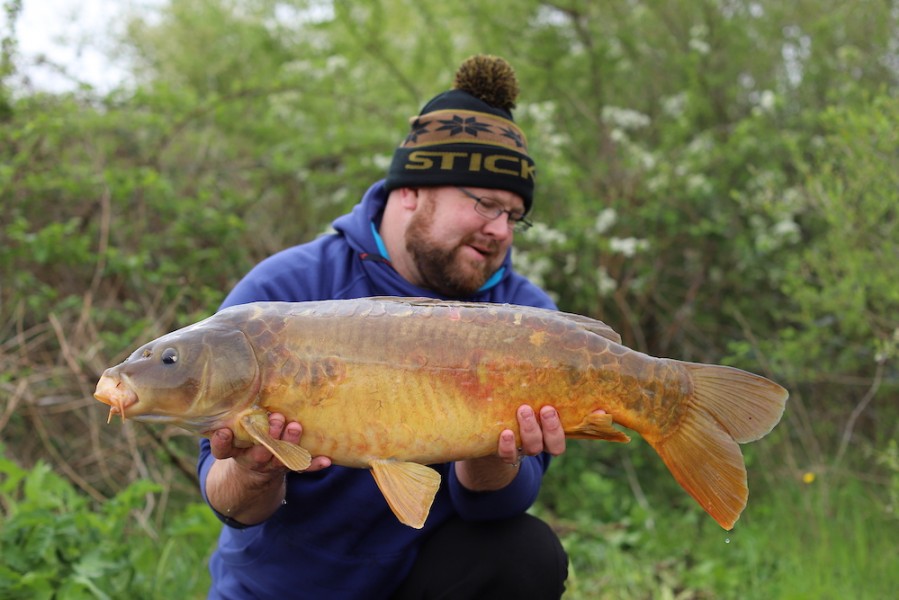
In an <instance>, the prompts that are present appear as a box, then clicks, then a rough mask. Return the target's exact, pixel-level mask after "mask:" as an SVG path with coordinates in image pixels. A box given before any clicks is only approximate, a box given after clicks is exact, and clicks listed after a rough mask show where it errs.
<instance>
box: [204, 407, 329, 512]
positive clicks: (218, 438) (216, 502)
mask: <svg viewBox="0 0 899 600" xmlns="http://www.w3.org/2000/svg"><path fill="white" fill-rule="evenodd" d="M286 421H287V420H286V419H285V418H284V415H282V414H279V413H272V414H271V415H269V419H268V423H269V435H271V436H272V437H273V438H275V439H281V440H284V441H287V442H291V443H295V444H298V443H299V442H300V438H301V437H302V434H303V428H302V427H301V426H300V424H299V423H297V422H295V421H291V422H289V423H288V422H286ZM209 443H210V450H211V452H212V456H213V457H215V458H216V461H215V462H214V463H213V464H212V466H211V467H210V469H209V474H208V476H207V477H206V497H207V498H208V500H209V503H210V504H211V505H212V507H213V508H214V509H215V510H217V511H218V512H220V513H221V514H223V515H225V516H227V517H229V518H231V519H233V520H234V521H236V522H238V523H242V524H244V525H255V524H258V523H261V522H262V521H265V520H266V519H268V518H269V517H271V516H272V515H273V514H274V513H275V511H277V510H278V509H279V508H280V507H281V505H282V504H283V503H284V500H285V497H286V493H287V481H286V475H287V473H288V471H289V469H288V468H287V467H286V466H284V464H283V463H282V462H281V461H280V460H278V459H277V458H275V456H274V455H273V454H272V453H271V452H270V451H269V450H268V449H267V448H266V447H265V446H260V445H254V446H250V447H249V448H237V447H235V446H234V433H233V432H232V431H231V430H230V429H219V430H217V431H215V432H213V434H212V436H211V437H210V439H209ZM329 466H331V459H330V458H327V457H325V456H316V457H313V458H312V463H311V464H310V465H309V468H308V469H306V471H305V472H311V471H320V470H321V469H324V468H326V467H329Z"/></svg>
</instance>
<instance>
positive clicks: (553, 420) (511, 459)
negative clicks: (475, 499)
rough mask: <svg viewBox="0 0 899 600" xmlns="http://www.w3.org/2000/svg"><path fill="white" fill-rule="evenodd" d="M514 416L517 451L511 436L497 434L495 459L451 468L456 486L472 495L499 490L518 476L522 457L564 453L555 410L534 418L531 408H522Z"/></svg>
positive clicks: (549, 408) (506, 432)
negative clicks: (517, 434) (462, 487)
mask: <svg viewBox="0 0 899 600" xmlns="http://www.w3.org/2000/svg"><path fill="white" fill-rule="evenodd" d="M516 416H517V418H518V430H519V432H520V434H521V447H520V448H519V447H518V445H517V444H516V442H515V432H514V431H512V430H511V429H504V430H503V431H502V432H501V433H500V434H499V443H498V445H497V451H496V455H494V456H485V457H484V458H474V459H471V460H464V461H459V462H457V463H456V464H455V468H456V476H457V477H458V478H459V483H461V484H462V485H463V486H465V487H466V488H468V489H470V490H473V491H490V490H498V489H502V488H504V487H506V486H507V485H509V483H511V482H512V480H513V479H515V476H516V475H518V466H519V465H520V464H521V457H522V456H536V455H537V454H540V453H541V452H548V453H549V454H552V455H553V456H558V455H559V454H562V453H563V452H565V432H564V431H562V423H561V421H560V420H559V413H558V412H557V411H556V409H555V408H553V407H552V406H544V407H543V408H541V409H540V416H539V418H538V417H537V414H536V413H535V412H534V409H533V408H531V407H530V406H528V405H522V406H520V407H518V412H517V415H516Z"/></svg>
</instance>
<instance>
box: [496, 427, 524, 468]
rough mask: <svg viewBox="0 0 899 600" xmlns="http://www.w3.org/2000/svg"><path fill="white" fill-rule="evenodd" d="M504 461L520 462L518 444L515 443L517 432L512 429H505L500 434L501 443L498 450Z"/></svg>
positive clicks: (497, 452) (511, 463) (498, 454)
mask: <svg viewBox="0 0 899 600" xmlns="http://www.w3.org/2000/svg"><path fill="white" fill-rule="evenodd" d="M496 454H497V456H499V457H500V458H501V459H502V460H503V462H507V463H509V464H510V465H513V464H515V463H517V462H518V460H519V456H518V446H517V445H516V444H515V433H514V432H513V431H512V430H511V429H504V430H503V432H502V433H500V434H499V445H498V447H497V450H496Z"/></svg>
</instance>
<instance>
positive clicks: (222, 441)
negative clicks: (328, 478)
mask: <svg viewBox="0 0 899 600" xmlns="http://www.w3.org/2000/svg"><path fill="white" fill-rule="evenodd" d="M286 421H287V419H286V418H285V417H284V415H282V414H280V413H272V414H270V415H269V417H268V425H269V430H268V433H269V435H270V436H271V437H273V438H275V439H280V440H284V441H285V442H290V443H291V444H299V443H300V438H301V437H302V435H303V427H302V425H300V424H299V423H297V422H296V421H291V422H290V423H287V422H286ZM209 445H210V450H211V451H212V456H214V457H215V458H217V459H219V460H224V459H227V458H230V459H233V460H234V462H235V463H236V464H237V465H238V466H241V467H243V468H245V469H249V470H250V471H255V472H257V473H286V472H287V471H288V470H289V469H288V468H287V467H285V466H284V464H283V463H282V462H281V461H280V460H278V459H277V458H275V456H274V455H273V454H272V453H271V452H270V451H269V449H268V448H266V447H265V446H261V445H254V446H250V447H249V448H237V447H235V446H234V433H233V432H232V431H231V430H230V429H219V430H217V431H215V432H214V433H213V434H212V436H211V437H210V438H209ZM329 466H331V460H330V459H328V458H326V457H324V456H316V457H314V458H313V459H312V464H311V465H309V468H308V469H306V471H304V473H308V472H312V471H320V470H321V469H324V468H325V467H329Z"/></svg>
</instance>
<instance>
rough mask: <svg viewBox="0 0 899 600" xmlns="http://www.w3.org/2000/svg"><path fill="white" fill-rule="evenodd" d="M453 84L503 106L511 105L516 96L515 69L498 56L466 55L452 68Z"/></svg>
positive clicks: (508, 108) (483, 99)
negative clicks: (466, 56) (456, 67)
mask: <svg viewBox="0 0 899 600" xmlns="http://www.w3.org/2000/svg"><path fill="white" fill-rule="evenodd" d="M453 87H454V88H456V89H457V90H462V91H463V92H468V93H469V94H471V95H472V96H474V97H475V98H478V99H480V100H482V101H484V102H486V103H487V104H489V105H490V106H493V107H494V108H501V109H503V110H509V111H510V110H512V109H513V108H515V100H516V98H518V79H517V78H516V77H515V70H514V69H513V68H512V65H510V64H509V63H507V62H506V61H505V60H503V59H502V58H500V57H498V56H489V55H484V54H480V55H477V56H472V57H471V58H468V59H466V60H465V62H463V63H462V65H461V66H460V67H459V70H458V71H456V79H455V82H454V84H453Z"/></svg>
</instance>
